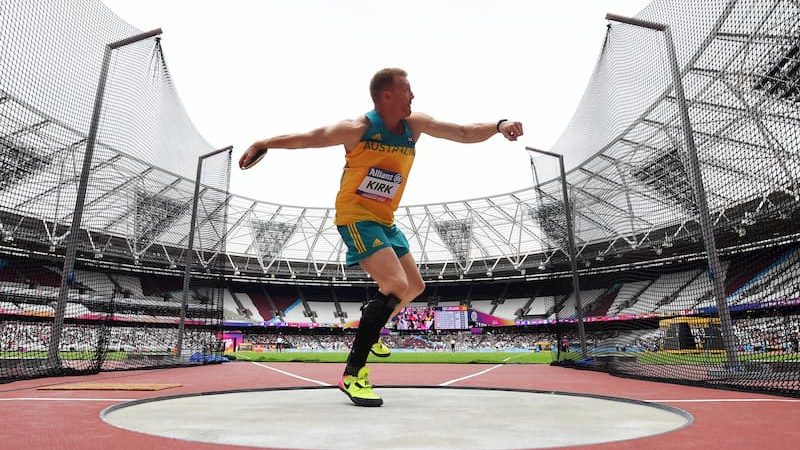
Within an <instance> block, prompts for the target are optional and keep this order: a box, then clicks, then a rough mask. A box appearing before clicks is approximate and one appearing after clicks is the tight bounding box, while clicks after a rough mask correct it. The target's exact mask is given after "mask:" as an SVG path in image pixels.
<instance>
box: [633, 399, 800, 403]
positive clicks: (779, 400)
mask: <svg viewBox="0 0 800 450" xmlns="http://www.w3.org/2000/svg"><path fill="white" fill-rule="evenodd" d="M644 401H646V402H652V403H715V402H720V403H721V402H727V403H748V402H751V403H756V402H764V403H766V402H778V403H800V400H796V399H789V398H696V399H680V400H669V399H667V400H644Z"/></svg>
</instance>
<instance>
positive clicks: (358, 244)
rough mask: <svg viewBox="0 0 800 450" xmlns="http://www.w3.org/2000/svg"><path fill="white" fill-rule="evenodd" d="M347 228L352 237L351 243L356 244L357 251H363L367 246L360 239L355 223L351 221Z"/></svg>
mask: <svg viewBox="0 0 800 450" xmlns="http://www.w3.org/2000/svg"><path fill="white" fill-rule="evenodd" d="M347 229H348V230H350V236H351V237H352V238H353V243H354V244H355V245H356V250H358V253H365V252H366V251H367V248H366V247H365V246H364V241H362V240H361V234H360V233H359V232H358V228H356V224H354V223H351V224H350V225H348V226H347Z"/></svg>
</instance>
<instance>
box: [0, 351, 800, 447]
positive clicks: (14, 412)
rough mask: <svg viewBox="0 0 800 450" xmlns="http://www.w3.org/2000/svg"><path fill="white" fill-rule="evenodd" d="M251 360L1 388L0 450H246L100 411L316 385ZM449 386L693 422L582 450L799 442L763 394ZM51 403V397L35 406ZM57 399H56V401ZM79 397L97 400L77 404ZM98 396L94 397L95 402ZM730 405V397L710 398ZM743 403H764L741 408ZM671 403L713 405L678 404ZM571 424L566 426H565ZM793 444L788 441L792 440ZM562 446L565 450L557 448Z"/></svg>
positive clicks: (402, 375) (494, 382)
mask: <svg viewBox="0 0 800 450" xmlns="http://www.w3.org/2000/svg"><path fill="white" fill-rule="evenodd" d="M265 365H267V366H269V367H273V368H276V369H281V370H284V371H286V372H290V373H291V374H295V375H298V376H302V377H306V378H309V379H313V380H319V381H322V382H326V383H330V384H335V383H336V382H337V381H338V376H339V374H340V371H341V369H342V368H341V366H340V365H339V364H311V363H270V364H265ZM370 367H372V376H371V378H372V380H373V382H374V383H375V384H376V385H438V384H440V383H443V382H446V381H450V380H453V379H455V378H460V377H464V376H469V375H472V374H475V373H477V372H480V371H482V370H485V369H489V368H491V367H493V366H490V365H456V364H447V365H436V364H425V365H406V364H371V365H370ZM101 380H104V381H108V382H118V383H180V384H183V387H180V388H175V389H168V390H164V391H157V392H129V391H38V390H36V388H37V387H41V386H45V385H53V384H60V383H64V382H91V381H101ZM316 385H317V384H316V383H313V382H310V381H303V380H301V379H298V378H294V377H292V376H289V375H286V374H282V373H280V372H277V371H273V370H269V369H267V368H265V367H263V366H259V365H256V364H252V363H243V362H238V363H228V364H224V365H214V366H206V367H192V368H183V369H165V370H147V371H132V372H115V373H103V374H99V375H92V376H85V377H68V378H46V379H38V380H28V381H20V382H16V383H10V384H4V385H0V418H2V425H0V449H2V450H17V449H19V450H45V449H47V450H61V449H69V450H72V449H74V450H83V449H86V450H109V449H123V450H129V449H130V450H134V449H136V450H138V449H147V450H156V449H159V450H160V449H165V450H184V449H186V450H188V449H197V450H209V449H215V450H220V449H243V448H246V447H233V446H224V445H212V444H198V443H196V442H184V441H178V440H173V439H166V438H160V437H154V436H147V435H144V434H139V433H134V432H130V431H125V430H121V429H118V428H114V427H111V426H109V425H107V424H105V423H104V422H103V421H102V420H101V419H100V417H99V413H100V411H101V410H102V409H104V408H106V407H108V406H110V405H113V404H115V403H118V402H119V400H115V399H140V398H151V397H159V396H166V395H175V394H182V393H197V392H207V391H218V390H226V389H247V388H265V387H289V386H316ZM451 386H476V387H501V388H502V387H504V388H518V389H536V390H553V391H566V392H577V393H589V394H600V395H608V396H616V397H625V398H633V399H639V400H650V401H661V403H664V404H666V405H670V406H675V407H678V408H681V409H684V410H686V411H688V412H690V413H691V414H692V415H693V416H694V423H693V424H692V425H690V426H689V427H686V428H684V429H681V430H678V431H674V432H671V433H667V434H663V435H659V436H654V437H649V438H642V439H635V440H630V441H623V442H614V443H608V444H600V445H590V446H582V447H578V448H581V449H612V448H613V449H644V448H647V449H693V448H697V449H700V448H702V449H726V450H727V449H759V450H767V449H786V448H792V447H794V446H795V445H797V442H800V427H798V426H797V421H798V419H800V400H797V401H794V400H790V399H784V398H782V397H771V396H767V395H760V394H747V393H739V392H730V391H722V390H713V389H703V388H693V387H685V386H678V385H671V384H664V383H653V382H647V381H638V380H630V379H625V378H617V377H612V376H609V375H606V374H603V373H598V372H589V371H577V370H571V369H564V368H557V367H550V366H545V365H504V366H500V367H497V368H495V369H493V370H491V371H489V372H487V373H484V374H482V375H478V376H475V377H473V378H469V379H466V380H463V381H459V382H456V383H453V384H451ZM33 398H41V399H43V398H48V399H51V400H33ZM53 399H60V400H53ZM79 399H96V400H91V401H81V400H79ZM97 399H99V400H97ZM718 399H732V400H736V401H726V402H722V401H714V400H718ZM746 399H763V400H768V401H758V402H752V401H750V402H748V401H743V400H746ZM675 400H710V401H705V402H678V401H675ZM566 426H568V424H567V425H566ZM792 443H794V444H792ZM560 448H568V447H560Z"/></svg>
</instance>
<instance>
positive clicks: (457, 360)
mask: <svg viewBox="0 0 800 450" xmlns="http://www.w3.org/2000/svg"><path fill="white" fill-rule="evenodd" d="M225 355H226V356H230V355H233V356H235V357H236V359H237V360H239V361H259V362H330V363H344V362H345V360H346V359H347V352H282V353H277V352H264V353H261V352H236V353H226V354H225ZM551 361H552V354H551V353H550V352H540V353H533V352H524V353H521V352H455V353H451V352H394V353H393V354H392V355H391V356H389V357H388V358H377V357H375V356H372V355H370V357H369V362H374V363H377V362H381V363H384V362H385V363H451V364H468V363H477V364H500V363H507V364H530V363H539V364H549V363H550V362H551Z"/></svg>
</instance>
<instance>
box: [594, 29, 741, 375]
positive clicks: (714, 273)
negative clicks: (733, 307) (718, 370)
mask: <svg viewBox="0 0 800 450" xmlns="http://www.w3.org/2000/svg"><path fill="white" fill-rule="evenodd" d="M606 20H610V21H613V22H619V23H624V24H627V25H630V26H634V27H639V28H645V29H649V30H653V31H656V32H660V33H662V34H663V36H664V41H665V48H666V51H667V59H668V61H669V66H670V71H671V72H672V82H673V88H674V90H675V101H676V104H677V106H678V113H679V114H678V115H679V116H680V122H681V128H682V129H683V133H682V134H683V139H684V145H685V147H686V153H687V156H688V162H689V167H688V169H689V175H690V176H689V178H690V179H691V185H692V191H693V193H694V198H695V204H696V207H697V215H698V216H699V219H700V233H701V234H702V237H703V243H704V245H705V250H706V254H707V255H708V266H709V267H708V268H709V270H708V276H709V278H711V282H712V285H713V294H714V297H715V300H716V304H717V311H718V313H719V319H720V324H721V325H722V326H721V331H722V341H723V344H724V346H725V352H726V354H727V356H728V365H729V366H730V367H733V366H735V365H736V361H737V358H736V341H735V338H734V335H733V321H732V320H731V313H730V310H729V309H728V302H727V300H726V296H725V280H724V277H725V270H724V269H723V268H722V265H721V264H720V262H719V254H718V253H717V244H716V241H715V239H714V224H713V223H712V221H711V214H710V213H709V211H708V198H707V197H706V189H705V185H704V184H703V175H702V172H701V170H700V160H699V158H698V157H697V147H696V146H695V142H694V131H693V129H692V122H691V120H690V119H689V107H688V104H687V101H686V93H685V91H684V89H683V74H682V73H681V69H680V66H679V65H678V56H677V54H676V52H675V44H674V42H673V40H672V32H671V31H670V27H669V26H667V25H664V24H660V23H655V22H648V21H645V20H641V19H636V18H630V17H624V16H619V15H616V14H606ZM745 217H747V215H746V214H745Z"/></svg>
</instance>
